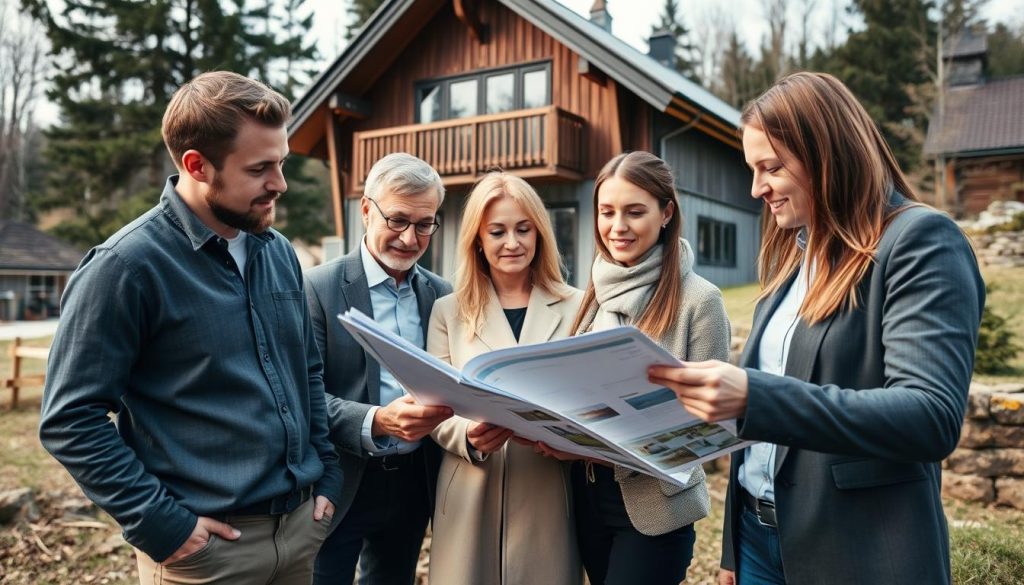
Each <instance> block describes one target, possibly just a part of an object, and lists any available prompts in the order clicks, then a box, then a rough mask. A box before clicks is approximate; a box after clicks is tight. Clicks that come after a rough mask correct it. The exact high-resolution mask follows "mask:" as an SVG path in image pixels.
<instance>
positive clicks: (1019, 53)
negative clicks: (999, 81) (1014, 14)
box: [988, 22, 1024, 78]
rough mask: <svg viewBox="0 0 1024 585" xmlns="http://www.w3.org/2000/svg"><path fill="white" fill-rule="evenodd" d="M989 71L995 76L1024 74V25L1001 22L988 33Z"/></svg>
mask: <svg viewBox="0 0 1024 585" xmlns="http://www.w3.org/2000/svg"><path fill="white" fill-rule="evenodd" d="M988 72H989V75H990V76H991V77H993V78H998V77H1004V76H1007V75H1021V74H1024V26H1022V25H1017V26H1016V27H1015V28H1011V27H1009V26H1007V25H1005V24H1003V23H1001V22H1000V23H999V24H997V25H996V26H995V28H993V29H992V31H991V32H990V33H989V35H988Z"/></svg>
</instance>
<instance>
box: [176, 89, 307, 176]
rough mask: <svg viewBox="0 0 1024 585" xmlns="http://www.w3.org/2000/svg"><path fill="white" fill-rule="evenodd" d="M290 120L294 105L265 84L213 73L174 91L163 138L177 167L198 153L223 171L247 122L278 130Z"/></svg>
mask: <svg viewBox="0 0 1024 585" xmlns="http://www.w3.org/2000/svg"><path fill="white" fill-rule="evenodd" d="M290 116H291V105H290V104H289V103H288V100H286V99H285V98H284V96H282V95H281V94H279V93H277V92H276V91H274V90H273V89H271V88H270V87H268V86H266V85H265V84H263V83H260V82H259V81H255V80H252V79H249V78H248V77H244V76H242V75H239V74H237V73H232V72H230V71H212V72H210V73H203V74H202V75H199V76H197V77H196V78H194V79H193V80H192V81H189V82H188V83H186V84H185V85H182V86H181V87H180V88H178V91H176V92H174V96H172V97H171V103H169V104H167V110H166V111H165V112H164V120H163V127H162V128H161V134H162V135H163V139H164V144H166V145H167V150H168V152H170V153H171V158H172V159H174V164H175V165H176V166H177V165H180V164H181V157H182V155H184V154H185V152H187V151H189V150H193V149H194V150H197V151H199V152H201V153H202V154H203V156H205V157H206V158H207V159H209V161H210V162H211V163H213V166H214V167H215V168H217V169H219V168H221V165H222V164H223V163H224V158H225V157H227V155H229V154H230V153H231V151H232V147H233V146H234V142H235V136H237V135H238V130H239V129H240V128H241V127H242V125H243V124H244V123H245V122H246V121H247V120H252V121H254V122H258V123H260V124H263V125H264V126H269V127H272V128H277V127H281V126H284V125H285V123H286V122H287V121H288V118H289V117H290Z"/></svg>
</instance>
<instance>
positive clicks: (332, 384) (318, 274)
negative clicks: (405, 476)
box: [305, 247, 452, 519]
mask: <svg viewBox="0 0 1024 585" xmlns="http://www.w3.org/2000/svg"><path fill="white" fill-rule="evenodd" d="M418 270H419V277H417V278H416V279H414V280H413V290H414V291H415V292H416V301H417V304H418V305H419V310H420V320H421V321H422V323H423V339H426V338H427V326H428V325H429V324H430V311H431V309H433V307H434V301H435V300H437V298H438V297H442V296H444V295H446V294H448V293H450V292H451V291H452V287H451V285H449V284H448V283H447V282H445V281H444V280H442V279H441V277H440V276H437V275H436V274H434V273H433V272H430V271H429V270H425V269H423V268H419V269H418ZM305 277H306V300H307V301H308V302H309V313H310V317H311V318H312V321H313V332H314V334H315V336H316V342H317V345H318V346H319V348H320V354H321V356H322V357H323V361H324V389H325V390H326V396H327V416H328V424H329V425H330V437H331V440H332V441H333V442H334V445H335V446H336V447H337V449H338V455H339V456H340V458H341V467H342V470H343V472H344V474H345V475H344V477H345V482H344V485H343V486H342V492H341V498H340V500H339V501H338V505H337V510H336V512H335V518H336V519H340V518H342V517H343V516H344V515H345V513H346V512H347V511H348V508H349V506H351V504H352V499H353V498H354V497H355V495H356V490H357V489H358V488H359V482H360V481H361V480H362V477H363V469H364V467H365V466H366V458H367V457H368V454H367V453H366V451H365V450H364V449H363V445H362V428H363V420H364V419H365V418H366V413H367V412H368V411H369V410H370V408H372V407H373V406H374V405H376V404H379V403H380V365H379V364H378V363H377V361H376V360H374V359H373V358H371V357H370V356H369V355H367V353H366V352H365V351H363V348H362V347H361V346H360V345H359V343H358V342H356V340H354V339H352V336H351V335H350V334H349V333H348V331H346V330H345V328H344V327H342V326H341V324H340V323H339V322H338V319H337V315H338V314H339V313H344V312H345V311H347V310H348V309H349V308H355V309H359V310H360V311H362V312H364V313H366V314H367V315H370V316H372V315H373V306H372V304H371V303H370V288H369V285H368V284H367V281H366V273H365V272H364V271H363V262H362V259H361V257H360V253H359V248H358V247H357V248H356V249H355V250H354V251H352V252H350V253H348V254H346V255H345V256H342V257H341V258H337V259H335V260H332V261H331V262H327V263H325V264H321V265H320V266H317V267H315V268H311V269H310V270H308V271H306V274H305ZM421 448H422V449H424V455H425V459H426V461H427V469H426V470H425V472H426V473H428V475H429V478H428V481H427V485H430V486H433V485H435V484H436V478H437V469H438V466H439V465H440V461H441V453H440V450H439V449H438V447H437V445H436V444H435V443H434V442H433V441H432V440H431V439H430V437H429V436H428V437H426V438H424V439H423V446H422V447H421ZM428 497H430V500H431V501H430V509H431V510H432V509H433V494H428Z"/></svg>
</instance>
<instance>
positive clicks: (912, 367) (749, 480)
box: [650, 73, 985, 585]
mask: <svg viewBox="0 0 1024 585" xmlns="http://www.w3.org/2000/svg"><path fill="white" fill-rule="evenodd" d="M741 121H742V124H743V129H742V131H743V150H744V156H745V157H746V160H747V164H749V165H750V167H751V168H752V169H753V171H754V184H753V188H752V191H751V195H752V196H753V197H755V198H758V199H761V200H762V201H763V202H764V204H765V212H764V214H765V215H764V218H765V221H764V224H763V226H764V233H763V240H762V247H761V255H760V259H759V269H760V277H761V284H762V292H761V295H760V298H759V303H758V305H757V309H756V311H755V313H754V323H753V328H752V332H751V335H750V338H749V339H748V340H747V345H746V349H745V351H744V352H743V356H742V358H741V362H742V365H743V366H744V367H742V368H737V367H734V366H731V365H729V364H726V363H722V362H714V361H709V362H704V363H687V364H684V366H683V367H678V368H663V367H659V368H652V369H651V372H650V374H651V381H652V382H655V383H660V384H665V385H666V386H669V387H670V388H672V389H674V390H675V391H676V393H677V395H678V397H679V400H680V401H681V402H682V404H683V406H685V407H686V408H687V410H689V411H690V412H692V413H694V414H697V415H699V416H701V417H702V418H704V419H706V420H720V419H725V418H734V417H737V418H739V419H740V421H739V423H740V424H739V433H740V436H741V437H742V438H744V439H753V440H758V441H763V442H762V443H759V444H757V445H755V446H753V447H750V448H748V449H746V450H745V451H744V452H743V453H742V454H737V455H736V456H734V457H733V459H732V469H731V475H730V483H729V495H728V498H727V501H726V520H725V530H724V542H723V551H722V564H721V566H722V570H721V573H720V576H719V582H720V583H723V584H726V583H736V582H739V583H740V584H741V585H753V584H781V583H787V584H789V585H804V584H812V583H829V584H830V585H844V584H850V585H853V584H858V583H949V582H950V580H951V577H950V567H949V535H948V532H947V528H946V520H945V517H944V515H943V510H942V500H941V496H940V484H941V470H940V463H939V462H940V461H941V460H942V459H943V458H944V457H946V456H947V455H948V454H949V453H950V452H951V451H952V450H953V449H954V447H955V446H956V444H957V441H958V438H959V435H960V426H961V423H962V422H963V417H964V409H965V405H966V401H967V389H968V386H969V384H970V381H971V371H972V368H973V362H974V350H975V346H976V343H977V334H978V326H979V323H980V320H981V310H982V307H983V305H984V296H985V292H984V283H983V282H982V280H981V277H980V275H979V273H978V267H977V262H976V260H975V257H974V254H973V252H972V250H971V246H970V244H969V243H968V241H967V239H966V237H965V236H964V234H963V233H962V232H961V231H960V230H959V229H958V228H957V226H956V225H955V224H954V223H953V222H952V221H951V220H950V219H949V218H948V217H947V216H946V215H944V214H941V213H938V212H936V211H935V210H933V209H931V208H929V207H927V206H924V205H922V204H920V203H917V199H916V197H915V195H914V192H913V190H912V189H911V188H910V185H908V184H907V180H906V178H905V177H904V175H903V173H902V172H901V171H900V169H899V167H898V166H897V164H896V160H895V158H894V157H893V155H892V152H891V151H890V150H889V147H888V145H887V144H886V143H885V142H884V140H883V139H882V136H881V134H880V133H879V132H878V129H877V128H876V127H875V125H874V123H873V122H872V120H871V118H870V117H869V116H868V114H867V112H865V110H864V108H863V107H861V105H860V104H859V103H858V102H857V100H856V98H854V96H853V95H852V94H851V93H850V91H849V90H848V89H847V88H846V87H845V86H843V84H842V83H841V82H839V81H838V80H837V79H835V78H834V77H832V76H829V75H826V74H820V73H797V74H793V75H790V76H788V77H786V78H783V79H782V80H780V81H778V82H777V83H776V84H775V85H774V86H773V87H772V88H770V89H769V90H768V91H767V92H765V93H764V95H762V96H761V97H759V98H757V99H756V100H754V101H753V102H752V103H751V104H749V105H748V106H747V107H746V109H745V110H744V112H743V115H742V118H741Z"/></svg>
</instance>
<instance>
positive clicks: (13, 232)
mask: <svg viewBox="0 0 1024 585" xmlns="http://www.w3.org/2000/svg"><path fill="white" fill-rule="evenodd" d="M82 256H83V254H82V252H81V251H80V250H78V249H77V248H75V247H74V246H70V245H68V244H65V243H64V242H62V241H61V240H59V239H57V238H55V237H53V236H51V235H50V234H47V233H44V232H41V231H39V230H38V229H36V228H35V227H33V226H31V225H29V224H27V223H21V222H18V221H7V220H0V270H61V271H71V270H74V269H75V268H76V267H77V266H78V263H79V262H81V261H82Z"/></svg>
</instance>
